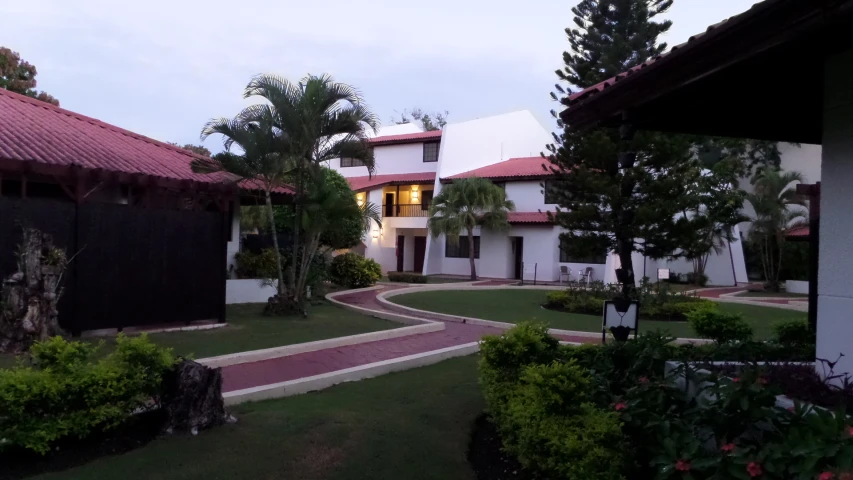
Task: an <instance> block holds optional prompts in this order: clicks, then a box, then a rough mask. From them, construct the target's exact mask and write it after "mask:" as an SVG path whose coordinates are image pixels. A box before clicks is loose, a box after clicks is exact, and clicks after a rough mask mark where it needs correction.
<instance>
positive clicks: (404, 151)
mask: <svg viewBox="0 0 853 480" xmlns="http://www.w3.org/2000/svg"><path fill="white" fill-rule="evenodd" d="M441 148H444V147H443V145H442V147H441ZM439 155H441V152H440V151H439ZM373 156H374V158H375V160H376V170H375V173H376V175H389V174H394V173H421V172H435V171H436V170H437V169H438V162H424V144H423V143H407V144H403V145H385V146H377V147H374V148H373ZM329 167H330V168H332V169H333V170H337V171H338V173H340V174H341V175H343V176H345V177H364V176H367V167H341V160H340V159H339V158H335V159H333V160H331V161H329Z"/></svg>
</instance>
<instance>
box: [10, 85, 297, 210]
mask: <svg viewBox="0 0 853 480" xmlns="http://www.w3.org/2000/svg"><path fill="white" fill-rule="evenodd" d="M0 119H2V121H0V161H3V162H6V163H7V164H9V163H20V164H25V165H26V166H27V167H28V168H30V169H32V170H34V171H35V170H46V171H47V170H50V171H62V170H65V169H66V168H68V167H78V168H81V169H84V170H104V171H109V172H115V173H124V174H131V175H132V174H139V175H145V176H149V177H156V178H162V179H168V180H179V181H180V180H188V181H193V182H201V183H228V182H233V181H234V177H233V176H231V175H228V174H224V173H216V174H198V173H193V172H192V170H191V169H190V162H191V161H192V159H193V158H204V157H200V156H198V155H196V154H194V153H192V152H190V151H187V150H184V149H182V148H178V147H175V146H172V145H169V144H166V143H163V142H159V141H157V140H153V139H151V138H148V137H145V136H142V135H139V134H136V133H133V132H130V131H128V130H124V129H121V128H119V127H116V126H113V125H110V124H108V123H104V122H101V121H100V120H96V119H94V118H90V117H86V116H83V115H80V114H78V113H74V112H72V111H69V110H65V109H62V108H59V107H55V106H53V105H50V104H48V103H45V102H41V101H38V100H35V99H32V98H29V97H25V96H23V95H19V94H17V93H12V92H9V91H7V90H4V89H0ZM39 167H40V168H39ZM241 186H242V187H243V188H246V189H250V190H254V189H255V188H253V186H252V185H251V182H250V183H247V182H241ZM287 191H288V190H286V189H279V193H285V192H287Z"/></svg>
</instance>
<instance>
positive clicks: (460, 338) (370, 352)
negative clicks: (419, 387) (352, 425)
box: [222, 282, 598, 393]
mask: <svg viewBox="0 0 853 480" xmlns="http://www.w3.org/2000/svg"><path fill="white" fill-rule="evenodd" d="M507 283H508V282H507ZM478 284H482V286H489V285H492V283H491V282H477V283H475V284H474V285H478ZM468 285H470V284H468ZM410 287H411V285H392V284H384V285H381V286H380V288H378V289H375V290H366V291H358V292H353V293H350V294H339V295H337V296H335V300H336V301H338V302H341V303H344V304H347V305H352V306H356V307H361V308H364V309H368V310H370V311H374V312H383V313H394V314H396V315H399V313H396V312H392V311H391V310H388V309H386V308H385V307H383V306H382V305H381V304H380V303H379V302H378V301H377V300H376V295H377V294H379V293H381V292H383V291H388V290H395V289H399V288H410ZM365 313H366V314H370V313H369V312H365ZM410 316H416V317H419V318H423V319H425V320H432V321H440V320H436V319H435V318H434V317H431V316H430V315H428V314H415V315H410ZM444 326H445V328H444V330H442V331H440V332H432V333H422V334H417V335H409V336H406V337H400V338H392V339H388V340H379V341H375V342H368V343H361V344H357V345H348V346H345V347H335V348H327V349H324V350H317V351H314V352H308V353H300V354H296V355H290V356H286V357H279V358H273V359H269V360H261V361H257V362H250V363H241V364H238V365H230V366H226V367H222V376H223V385H222V391H223V392H226V393H227V392H233V391H236V390H243V389H247V388H253V387H260V386H264V385H270V384H276V383H279V382H285V381H289V380H297V379H301V378H305V377H311V376H315V375H320V374H324V373H331V372H335V371H339V370H344V369H347V368H352V367H358V366H363V365H368V364H371V363H376V362H381V361H384V360H392V359H395V358H402V357H406V356H409V355H414V354H419V353H425V352H431V351H434V350H440V349H443V348H447V347H453V346H459V345H464V344H467V343H471V342H476V341H478V340H480V339H481V338H482V337H484V336H485V335H500V334H501V333H502V332H503V330H502V329H499V328H495V327H489V326H482V325H472V324H465V323H456V322H444ZM558 337H559V338H560V339H561V340H564V341H569V342H578V343H582V342H585V343H594V342H596V341H598V340H596V339H595V338H590V337H574V336H568V335H558Z"/></svg>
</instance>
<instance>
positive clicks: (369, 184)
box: [347, 172, 435, 192]
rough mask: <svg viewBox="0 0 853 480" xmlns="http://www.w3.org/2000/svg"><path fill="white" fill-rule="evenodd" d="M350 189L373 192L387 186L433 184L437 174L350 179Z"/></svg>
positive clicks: (404, 174)
mask: <svg viewBox="0 0 853 480" xmlns="http://www.w3.org/2000/svg"><path fill="white" fill-rule="evenodd" d="M347 181H348V182H349V186H350V188H352V190H353V191H354V192H359V191H362V190H372V189H374V188H379V187H383V186H385V185H398V184H400V185H401V184H407V185H408V184H413V183H415V184H417V183H432V182H434V181H435V172H422V173H395V174H390V175H374V176H372V177H367V176H364V177H349V178H347Z"/></svg>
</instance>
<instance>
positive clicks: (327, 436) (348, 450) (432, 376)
mask: <svg viewBox="0 0 853 480" xmlns="http://www.w3.org/2000/svg"><path fill="white" fill-rule="evenodd" d="M476 360H477V357H475V356H469V357H464V358H456V359H452V360H447V361H444V362H441V363H439V364H436V365H432V366H429V367H423V368H419V369H415V370H410V371H407V372H401V373H395V374H391V375H385V376H382V377H378V378H374V379H370V380H363V381H360V382H355V383H348V384H344V385H339V386H336V387H333V388H331V389H329V390H324V391H321V392H317V393H311V394H306V395H299V396H295V397H290V398H285V399H279V400H268V401H264V402H259V403H250V404H245V405H240V406H237V407H236V408H235V409H234V411H235V414H236V416H237V418H238V422H237V423H236V424H234V425H226V426H223V427H219V428H216V429H213V430H209V431H204V432H201V433H200V434H199V435H198V436H197V437H189V436H184V435H180V436H174V437H166V438H162V439H158V440H155V441H154V442H152V443H151V444H149V445H147V446H145V447H142V448H140V449H137V450H134V451H132V452H129V453H126V454H124V455H120V456H113V457H105V458H102V459H99V460H96V461H94V462H91V463H89V464H86V465H83V466H80V467H76V468H74V469H71V470H66V471H64V472H58V473H53V474H46V475H42V476H38V477H33V478H39V479H45V480H47V479H52V480H76V479H80V480H84V479H85V480H101V479H103V480H113V479H116V478H121V479H126V480H136V479H145V480H149V479H150V480H183V479H187V480H189V479H199V478H202V479H205V480H215V479H235V478H247V479H287V480H313V479H317V480H320V479H322V480H361V479H371V480H400V479H406V480H419V479H423V480H427V479H429V480H433V479H441V480H444V479H448V480H451V479H452V480H473V479H474V478H475V476H474V474H473V472H472V471H471V469H470V467H469V466H468V462H467V460H466V452H467V449H468V440H469V430H470V427H471V424H472V422H473V421H474V418H475V417H476V416H477V415H478V414H479V413H480V412H481V411H482V410H483V407H484V405H483V400H482V395H481V393H480V391H479V388H478V386H477V375H476Z"/></svg>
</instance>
